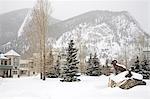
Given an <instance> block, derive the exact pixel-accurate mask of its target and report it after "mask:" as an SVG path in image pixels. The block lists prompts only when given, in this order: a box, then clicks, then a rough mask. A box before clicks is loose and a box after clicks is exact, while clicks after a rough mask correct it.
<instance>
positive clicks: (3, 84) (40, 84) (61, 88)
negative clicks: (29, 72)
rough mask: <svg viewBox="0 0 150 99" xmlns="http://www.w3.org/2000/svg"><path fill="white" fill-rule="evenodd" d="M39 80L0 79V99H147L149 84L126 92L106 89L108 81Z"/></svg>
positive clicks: (84, 78) (26, 78)
mask: <svg viewBox="0 0 150 99" xmlns="http://www.w3.org/2000/svg"><path fill="white" fill-rule="evenodd" d="M39 78H40V77H39V76H34V77H21V78H0V99H110V98H111V99H149V97H150V95H149V93H150V81H146V82H147V85H146V86H137V87H134V88H132V89H130V90H123V89H120V88H118V87H116V88H110V87H108V85H107V84H108V79H109V77H106V76H103V75H102V76H100V77H90V76H81V77H80V79H81V81H80V82H60V81H59V80H60V79H59V78H47V79H46V81H42V80H40V79H39Z"/></svg>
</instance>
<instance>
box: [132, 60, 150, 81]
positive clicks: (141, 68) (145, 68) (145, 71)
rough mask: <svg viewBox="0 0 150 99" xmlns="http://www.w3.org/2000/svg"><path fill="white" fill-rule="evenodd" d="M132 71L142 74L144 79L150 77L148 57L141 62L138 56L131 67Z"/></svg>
mask: <svg viewBox="0 0 150 99" xmlns="http://www.w3.org/2000/svg"><path fill="white" fill-rule="evenodd" d="M131 71H134V72H136V73H139V74H142V75H143V79H150V67H149V64H148V61H147V59H145V58H144V59H143V61H142V62H141V63H140V61H139V59H138V57H137V59H136V61H135V64H134V65H133V66H132V67H131Z"/></svg>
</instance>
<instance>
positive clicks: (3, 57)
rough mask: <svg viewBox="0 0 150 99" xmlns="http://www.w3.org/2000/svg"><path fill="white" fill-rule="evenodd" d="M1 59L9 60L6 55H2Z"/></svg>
mask: <svg viewBox="0 0 150 99" xmlns="http://www.w3.org/2000/svg"><path fill="white" fill-rule="evenodd" d="M0 59H8V58H7V57H5V56H4V54H0Z"/></svg>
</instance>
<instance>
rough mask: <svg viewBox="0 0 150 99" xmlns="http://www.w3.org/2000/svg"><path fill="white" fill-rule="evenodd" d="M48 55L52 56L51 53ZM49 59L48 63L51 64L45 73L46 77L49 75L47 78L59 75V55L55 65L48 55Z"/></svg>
mask: <svg viewBox="0 0 150 99" xmlns="http://www.w3.org/2000/svg"><path fill="white" fill-rule="evenodd" d="M50 56H53V55H52V53H50ZM49 58H50V59H49V60H50V61H49V62H50V63H51V65H50V68H49V72H48V74H47V77H49V78H58V77H59V75H60V69H59V68H60V61H59V60H60V59H59V56H58V59H57V61H56V65H54V64H52V63H53V60H54V59H53V57H49Z"/></svg>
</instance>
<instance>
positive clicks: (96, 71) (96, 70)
mask: <svg viewBox="0 0 150 99" xmlns="http://www.w3.org/2000/svg"><path fill="white" fill-rule="evenodd" d="M86 74H87V75H89V76H99V75H101V71H100V63H99V59H98V58H97V54H96V53H95V55H94V57H93V58H91V55H90V58H89V61H88V68H87V73H86Z"/></svg>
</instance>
